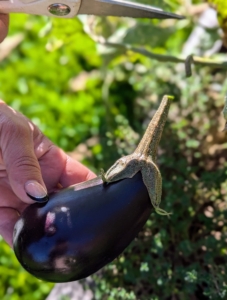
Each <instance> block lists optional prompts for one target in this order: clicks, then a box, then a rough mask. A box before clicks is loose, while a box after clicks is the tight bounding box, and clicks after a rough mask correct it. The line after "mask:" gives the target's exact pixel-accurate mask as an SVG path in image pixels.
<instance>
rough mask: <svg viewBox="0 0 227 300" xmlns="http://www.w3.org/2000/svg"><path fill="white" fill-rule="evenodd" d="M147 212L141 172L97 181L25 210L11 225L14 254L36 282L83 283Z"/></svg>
mask: <svg viewBox="0 0 227 300" xmlns="http://www.w3.org/2000/svg"><path fill="white" fill-rule="evenodd" d="M151 211H152V206H151V202H150V199H149V196H148V192H147V189H146V187H145V185H144V184H143V181H142V177H141V174H140V172H139V173H137V174H136V175H135V176H134V177H133V178H130V179H124V180H121V181H118V182H115V183H110V184H103V183H102V180H101V179H100V178H96V179H93V180H91V181H88V182H85V183H82V184H77V185H75V186H71V187H69V188H67V189H64V190H62V191H60V192H58V193H55V194H53V195H52V196H51V197H50V200H49V202H47V203H45V204H38V203H36V204H33V205H30V206H29V207H27V209H26V210H25V211H24V213H23V214H22V216H21V218H20V220H19V221H18V222H17V223H16V225H15V229H14V251H15V254H16V256H17V258H18V260H19V262H20V263H21V265H22V266H23V267H24V268H25V269H26V270H27V271H28V272H30V273H31V274H32V275H34V276H36V277H38V278H40V279H43V280H46V281H52V282H68V281H74V280H78V279H82V278H85V277H87V276H89V275H91V274H93V273H95V272H96V271H98V270H99V269H100V268H102V267H103V266H105V265H106V264H108V263H109V262H111V261H112V260H114V259H115V258H116V257H117V256H119V255H120V254H121V253H122V251H123V250H124V249H125V248H126V247H127V246H128V245H129V244H130V243H131V242H132V240H133V239H134V238H135V237H136V235H137V234H138V233H139V231H140V230H141V229H142V227H143V225H144V224H145V223H146V221H147V219H148V217H149V215H150V213H151Z"/></svg>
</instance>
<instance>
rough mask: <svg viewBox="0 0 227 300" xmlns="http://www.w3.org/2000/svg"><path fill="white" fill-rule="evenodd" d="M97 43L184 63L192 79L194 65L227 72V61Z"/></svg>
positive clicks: (102, 42) (100, 41)
mask: <svg viewBox="0 0 227 300" xmlns="http://www.w3.org/2000/svg"><path fill="white" fill-rule="evenodd" d="M97 42H98V43H100V44H102V45H104V46H108V47H114V48H118V49H122V50H124V51H128V50H130V51H133V52H135V53H139V54H142V55H144V56H147V57H149V58H151V59H155V60H157V61H160V62H173V63H183V64H184V65H185V71H186V77H190V76H191V75H192V71H191V66H192V64H194V65H200V66H206V67H211V68H220V69H225V70H227V61H218V60H214V59H210V58H206V57H199V56H194V55H189V56H187V57H186V59H183V58H179V57H175V56H171V55H162V54H156V53H153V52H151V51H148V50H146V49H144V48H137V47H133V46H131V45H128V44H121V43H111V42H108V41H106V40H104V39H98V41H97Z"/></svg>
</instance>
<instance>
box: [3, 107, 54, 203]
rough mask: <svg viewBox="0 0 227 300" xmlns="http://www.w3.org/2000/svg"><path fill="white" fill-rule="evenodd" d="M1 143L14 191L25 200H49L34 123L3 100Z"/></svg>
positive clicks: (28, 201)
mask: <svg viewBox="0 0 227 300" xmlns="http://www.w3.org/2000/svg"><path fill="white" fill-rule="evenodd" d="M0 111H1V112H2V115H1V114H0V124H1V126H0V130H1V135H0V146H1V151H2V159H3V161H4V164H5V168H6V172H7V175H8V178H9V182H10V185H11V187H12V190H13V191H14V193H15V194H16V196H17V197H18V198H20V199H21V200H22V201H23V202H25V203H34V201H33V200H35V201H38V202H46V201H47V200H48V196H47V190H46V187H45V184H44V182H43V179H42V175H41V170H40V166H39V163H38V160H37V158H36V155H35V152H34V144H33V133H32V127H30V126H32V124H29V123H28V122H26V121H25V120H24V119H23V118H20V116H19V117H18V116H17V113H16V112H12V111H11V109H10V108H8V107H7V106H6V105H5V104H3V103H0Z"/></svg>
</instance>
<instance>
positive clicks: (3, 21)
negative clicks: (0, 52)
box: [0, 14, 9, 43]
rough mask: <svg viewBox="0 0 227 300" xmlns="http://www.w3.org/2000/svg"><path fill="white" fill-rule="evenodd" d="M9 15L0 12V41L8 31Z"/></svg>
mask: <svg viewBox="0 0 227 300" xmlns="http://www.w3.org/2000/svg"><path fill="white" fill-rule="evenodd" d="M8 27H9V15H5V14H0V43H1V42H2V41H3V40H4V38H5V37H6V35H7V33H8Z"/></svg>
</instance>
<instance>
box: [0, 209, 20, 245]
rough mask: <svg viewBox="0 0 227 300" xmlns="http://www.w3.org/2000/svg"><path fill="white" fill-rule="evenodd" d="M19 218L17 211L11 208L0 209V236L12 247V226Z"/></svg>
mask: <svg viewBox="0 0 227 300" xmlns="http://www.w3.org/2000/svg"><path fill="white" fill-rule="evenodd" d="M19 218H20V215H19V213H18V212H17V210H15V209H13V208H6V207H5V208H0V234H1V236H2V237H3V239H4V240H5V241H6V242H7V243H8V244H9V245H10V247H12V246H13V230H14V225H15V223H16V222H17V221H18V219H19Z"/></svg>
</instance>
